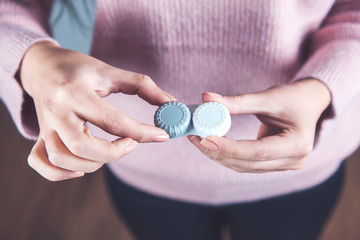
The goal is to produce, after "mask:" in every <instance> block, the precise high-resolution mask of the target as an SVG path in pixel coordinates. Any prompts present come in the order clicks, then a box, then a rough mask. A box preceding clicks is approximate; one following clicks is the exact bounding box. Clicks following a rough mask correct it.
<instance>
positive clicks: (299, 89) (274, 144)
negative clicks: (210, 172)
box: [188, 79, 331, 173]
mask: <svg viewBox="0 0 360 240" xmlns="http://www.w3.org/2000/svg"><path fill="white" fill-rule="evenodd" d="M202 99H203V102H211V101H213V102H219V103H222V104H224V105H225V106H226V107H227V108H228V109H229V111H230V114H254V115H256V117H257V118H258V119H259V120H260V121H261V123H262V124H261V127H260V129H259V132H258V137H257V139H256V140H235V139H229V138H226V137H217V136H210V137H207V138H205V139H202V138H200V137H198V136H189V137H188V138H189V140H190V142H191V143H193V144H194V145H195V146H196V147H197V148H198V149H199V150H200V151H201V152H202V153H203V154H205V155H206V156H207V157H209V158H210V159H213V160H214V161H216V162H217V163H219V164H221V165H223V166H225V167H227V168H230V169H233V170H235V171H237V172H250V173H263V172H272V171H283V170H296V169H301V168H302V167H303V166H304V163H305V159H306V157H307V156H308V155H309V154H310V153H311V151H312V149H313V145H314V138H315V132H316V124H317V122H318V120H319V118H320V116H321V114H322V113H323V112H324V110H325V109H326V108H327V107H328V106H329V104H330V102H331V94H330V91H329V90H328V88H327V87H326V86H325V85H324V84H323V83H322V82H320V81H318V80H316V79H305V80H301V81H297V82H295V83H292V84H287V85H279V86H275V87H272V88H270V89H267V90H265V91H262V92H258V93H250V94H242V95H236V96H221V95H219V94H216V93H204V94H203V95H202Z"/></svg>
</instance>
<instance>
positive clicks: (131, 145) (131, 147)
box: [125, 140, 138, 153]
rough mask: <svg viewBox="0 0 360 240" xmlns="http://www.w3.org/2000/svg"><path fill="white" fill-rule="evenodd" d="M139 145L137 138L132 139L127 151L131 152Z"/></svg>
mask: <svg viewBox="0 0 360 240" xmlns="http://www.w3.org/2000/svg"><path fill="white" fill-rule="evenodd" d="M137 145H138V142H137V141H135V140H132V141H131V142H130V143H129V144H128V145H127V146H126V150H125V151H126V153H129V152H131V151H132V150H134V149H135V148H136V146H137Z"/></svg>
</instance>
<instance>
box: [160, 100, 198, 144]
mask: <svg viewBox="0 0 360 240" xmlns="http://www.w3.org/2000/svg"><path fill="white" fill-rule="evenodd" d="M190 122H191V113H190V110H189V108H188V107H187V106H186V105H185V104H183V103H180V102H168V103H165V104H163V105H162V106H160V107H159V108H158V110H157V111H156V114H155V126H157V127H159V128H162V129H164V130H165V131H166V132H167V133H168V134H169V136H170V137H171V138H175V137H180V136H184V135H185V134H186V132H187V131H188V128H189V126H190Z"/></svg>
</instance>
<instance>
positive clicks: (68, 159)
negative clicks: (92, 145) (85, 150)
mask: <svg viewBox="0 0 360 240" xmlns="http://www.w3.org/2000/svg"><path fill="white" fill-rule="evenodd" d="M45 146H46V151H47V153H48V159H49V161H50V162H51V164H53V165H54V166H57V167H60V168H62V169H67V170H71V171H76V172H85V173H92V172H95V171H96V170H98V169H99V168H101V167H102V166H103V163H99V162H95V161H90V160H87V159H84V158H80V157H78V156H75V155H74V154H72V153H71V152H70V151H69V150H68V149H67V148H66V147H65V145H64V143H63V142H62V141H61V139H60V137H59V136H58V134H57V133H56V132H55V131H51V132H49V133H48V134H47V136H46V142H45Z"/></svg>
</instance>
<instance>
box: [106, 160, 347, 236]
mask: <svg viewBox="0 0 360 240" xmlns="http://www.w3.org/2000/svg"><path fill="white" fill-rule="evenodd" d="M343 165H344V164H343ZM343 165H342V166H341V167H340V168H339V169H338V170H337V172H336V173H335V174H334V175H333V176H332V177H330V178H329V179H328V180H326V181H325V182H323V183H321V184H320V185H318V186H316V187H313V188H311V189H308V190H305V191H301V192H296V193H292V194H288V195H284V196H280V197H276V198H270V199H266V200H262V201H257V202H250V203H243V204H231V205H222V206H209V205H201V204H193V203H186V202H181V201H176V200H171V199H167V198H163V197H158V196H153V195H151V194H148V193H145V192H143V191H140V190H138V189H135V188H133V187H131V186H129V185H127V184H125V183H123V182H121V181H120V180H119V179H117V178H116V177H115V176H114V175H113V174H112V173H111V172H110V170H108V169H107V180H108V186H109V190H110V194H111V196H112V198H113V202H114V204H115V206H116V208H117V210H118V211H119V214H120V215H121V217H122V218H123V219H124V220H125V221H126V222H127V224H128V226H129V227H130V228H131V231H132V232H133V233H134V235H135V237H136V238H137V239H140V240H143V239H156V240H162V239H169V240H173V239H174V240H175V239H179V240H192V239H194V240H195V239H196V240H203V239H204V240H212V239H214V240H215V239H221V229H222V226H224V225H226V226H227V227H228V228H229V230H230V234H231V237H232V239H261V240H263V239H265V240H268V239H276V240H282V239H284V240H296V239H299V240H311V239H317V238H318V237H319V234H320V233H321V231H322V229H323V227H324V225H325V223H326V220H327V219H328V217H329V216H330V214H331V212H332V210H333V208H334V206H335V204H336V201H337V199H338V196H339V194H340V192H341V187H342V182H343V177H344V166H343Z"/></svg>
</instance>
